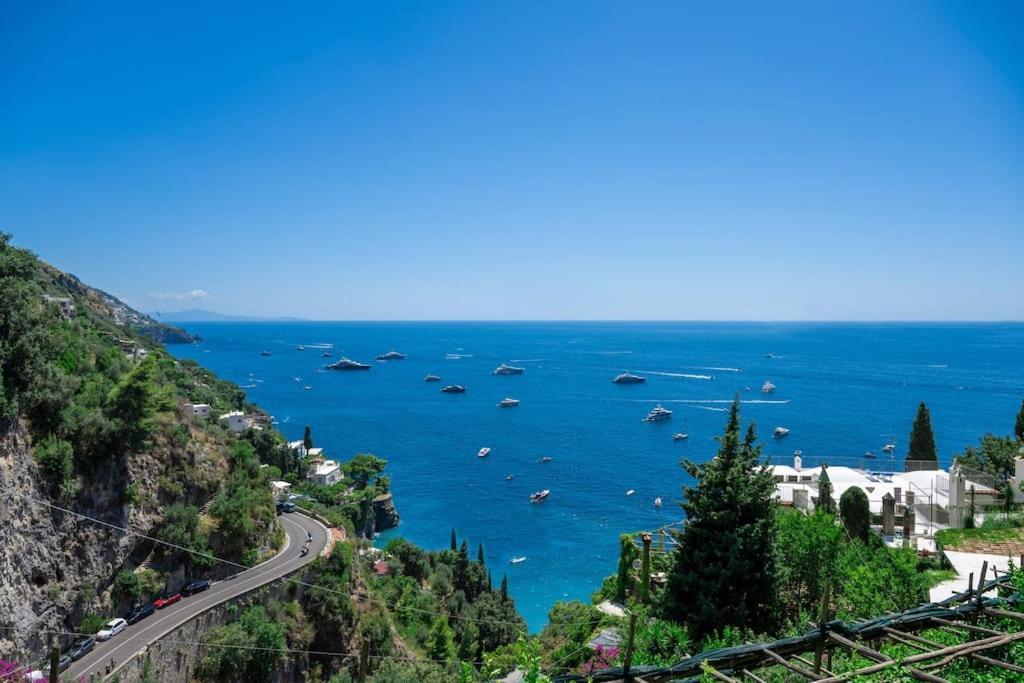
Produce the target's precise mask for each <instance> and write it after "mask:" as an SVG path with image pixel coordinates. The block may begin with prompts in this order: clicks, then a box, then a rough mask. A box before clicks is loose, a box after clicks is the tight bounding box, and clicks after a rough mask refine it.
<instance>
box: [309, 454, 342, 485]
mask: <svg viewBox="0 0 1024 683" xmlns="http://www.w3.org/2000/svg"><path fill="white" fill-rule="evenodd" d="M307 478H308V479H309V480H310V481H315V482H316V483H317V484H321V485H323V486H330V485H331V484H337V483H338V482H339V481H341V466H340V465H338V463H336V462H334V461H333V460H324V461H323V462H322V463H318V464H316V465H314V466H313V467H311V468H310V470H309V475H308V476H307Z"/></svg>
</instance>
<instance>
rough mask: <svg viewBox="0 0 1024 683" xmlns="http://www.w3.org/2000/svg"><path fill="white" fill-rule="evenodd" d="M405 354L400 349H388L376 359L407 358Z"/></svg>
mask: <svg viewBox="0 0 1024 683" xmlns="http://www.w3.org/2000/svg"><path fill="white" fill-rule="evenodd" d="M405 357H406V356H405V354H404V353H399V352H398V351H388V352H387V353H382V354H379V355H378V356H377V359H376V360H405Z"/></svg>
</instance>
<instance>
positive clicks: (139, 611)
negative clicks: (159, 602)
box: [125, 602, 156, 624]
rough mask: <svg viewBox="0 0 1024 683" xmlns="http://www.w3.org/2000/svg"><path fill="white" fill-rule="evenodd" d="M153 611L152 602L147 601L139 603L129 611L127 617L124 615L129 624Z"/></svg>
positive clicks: (154, 609) (140, 619)
mask: <svg viewBox="0 0 1024 683" xmlns="http://www.w3.org/2000/svg"><path fill="white" fill-rule="evenodd" d="M155 611H156V608H155V607H153V604H152V603H149V602H147V603H146V604H145V605H139V606H138V607H136V608H135V609H133V610H132V611H131V613H130V614H129V615H128V616H127V617H125V620H126V621H127V622H128V623H129V624H134V623H136V622H139V621H142V620H143V619H145V618H146V617H148V616H149V615H150V614H152V613H153V612H155Z"/></svg>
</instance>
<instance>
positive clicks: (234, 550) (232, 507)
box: [210, 441, 276, 566]
mask: <svg viewBox="0 0 1024 683" xmlns="http://www.w3.org/2000/svg"><path fill="white" fill-rule="evenodd" d="M229 462H230V467H231V472H230V474H228V478H227V480H226V481H225V482H224V485H223V486H222V487H221V491H220V493H219V494H217V497H216V498H215V499H214V501H213V506H212V507H211V508H210V516H211V517H213V518H214V519H215V520H216V522H217V531H216V533H215V535H214V538H213V539H212V543H213V547H214V549H215V550H216V554H217V555H218V556H227V557H230V558H239V559H241V561H242V562H243V563H244V564H246V565H249V566H251V565H253V564H256V561H257V560H258V559H259V554H260V550H261V548H262V547H263V543H264V541H265V540H266V539H267V536H268V533H269V531H270V529H271V527H272V526H273V524H274V522H275V517H276V512H275V510H274V500H273V498H272V497H271V495H270V489H269V488H268V486H267V481H266V477H265V475H264V474H263V473H261V472H260V463H259V460H257V459H256V452H255V449H254V448H253V447H252V445H251V444H250V443H248V442H247V441H237V442H236V443H235V444H234V445H233V446H232V448H231V452H230V455H229ZM263 549H264V550H267V548H263Z"/></svg>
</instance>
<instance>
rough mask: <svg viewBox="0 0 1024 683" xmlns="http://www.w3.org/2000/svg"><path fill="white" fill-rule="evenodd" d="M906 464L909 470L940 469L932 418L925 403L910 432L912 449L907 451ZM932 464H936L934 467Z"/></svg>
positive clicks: (918, 407) (922, 402)
mask: <svg viewBox="0 0 1024 683" xmlns="http://www.w3.org/2000/svg"><path fill="white" fill-rule="evenodd" d="M906 462H907V469H908V470H914V469H918V470H920V469H937V468H938V462H939V456H938V452H937V451H936V449H935V433H934V432H933V431H932V416H931V413H929V412H928V406H926V405H925V404H924V401H921V404H920V405H919V406H917V416H916V417H915V418H914V426H913V427H912V428H911V430H910V447H909V448H908V449H907V459H906ZM931 463H934V466H932V465H931Z"/></svg>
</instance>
